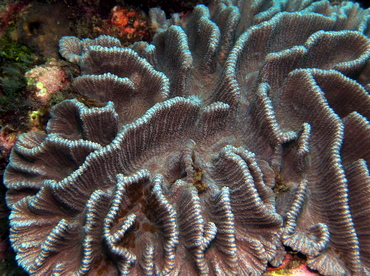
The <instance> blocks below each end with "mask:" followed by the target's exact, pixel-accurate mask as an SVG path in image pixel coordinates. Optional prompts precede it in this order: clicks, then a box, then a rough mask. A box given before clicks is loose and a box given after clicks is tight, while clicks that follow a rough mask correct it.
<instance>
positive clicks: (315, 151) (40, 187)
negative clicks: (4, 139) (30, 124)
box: [5, 0, 370, 276]
mask: <svg viewBox="0 0 370 276" xmlns="http://www.w3.org/2000/svg"><path fill="white" fill-rule="evenodd" d="M150 15H151V18H152V19H151V20H152V22H153V24H154V25H156V27H157V28H158V31H157V33H156V35H155V37H154V39H153V41H152V43H151V44H148V43H146V42H137V43H135V44H133V45H131V46H130V47H128V48H124V47H122V46H121V44H120V42H119V41H118V40H117V39H115V38H112V37H108V36H100V37H98V38H96V39H93V40H91V39H83V40H79V39H78V38H76V37H64V38H63V39H62V40H61V41H60V53H61V55H62V56H63V57H64V58H66V59H67V60H69V61H71V62H75V63H77V64H78V65H79V66H80V67H81V74H82V75H81V76H80V77H78V78H76V79H75V80H74V86H75V88H76V89H77V90H78V91H79V92H80V93H81V94H83V95H85V96H87V97H90V98H95V99H96V100H97V101H100V102H102V103H104V105H102V107H93V108H89V107H87V106H85V105H84V104H82V103H80V102H78V101H76V100H66V101H64V102H62V103H60V104H58V105H57V106H55V107H54V108H53V110H52V112H51V119H50V121H49V123H48V125H47V133H46V134H42V133H38V132H30V133H27V134H24V135H22V136H20V137H19V141H18V142H17V144H16V145H15V147H14V149H13V152H12V154H11V159H10V164H9V165H8V167H7V169H6V172H5V184H6V186H7V188H8V192H7V197H6V200H7V204H8V206H9V207H10V209H11V215H10V227H11V229H10V239H11V243H12V246H13V248H14V250H15V252H16V254H17V261H18V263H19V265H21V266H22V267H23V268H24V269H25V270H26V271H27V272H29V273H30V274H31V275H181V276H183V275H261V274H262V273H263V272H264V271H265V270H266V267H267V266H268V265H272V266H277V265H279V264H281V262H282V260H283V257H284V254H285V250H286V248H290V249H291V250H293V251H296V252H300V253H302V254H304V255H305V256H306V257H307V266H309V267H310V268H312V269H314V270H317V271H318V272H319V273H320V274H322V275H334V276H336V275H370V175H369V162H370V123H369V118H370V97H369V92H368V91H369V89H370V85H369V84H368V82H369V79H370V74H369V72H370V65H368V60H369V57H370V43H369V39H368V37H367V36H368V35H369V34H370V28H369V23H368V22H369V20H370V11H369V10H363V9H362V8H360V7H359V5H358V4H355V3H353V2H342V3H332V2H329V1H325V0H322V1H311V0H308V1H301V0H299V1H298V0H297V1H289V0H286V1H272V0H271V1H267V0H266V1H251V0H249V1H248V0H245V1H239V2H231V1H219V2H214V3H212V4H211V5H210V6H209V7H206V6H203V5H198V6H197V7H196V8H195V9H194V11H193V12H192V13H191V15H190V16H188V17H186V18H180V17H179V16H178V15H173V16H172V18H171V19H168V20H166V19H165V16H164V13H163V12H162V11H160V10H159V9H152V10H151V11H150Z"/></svg>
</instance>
